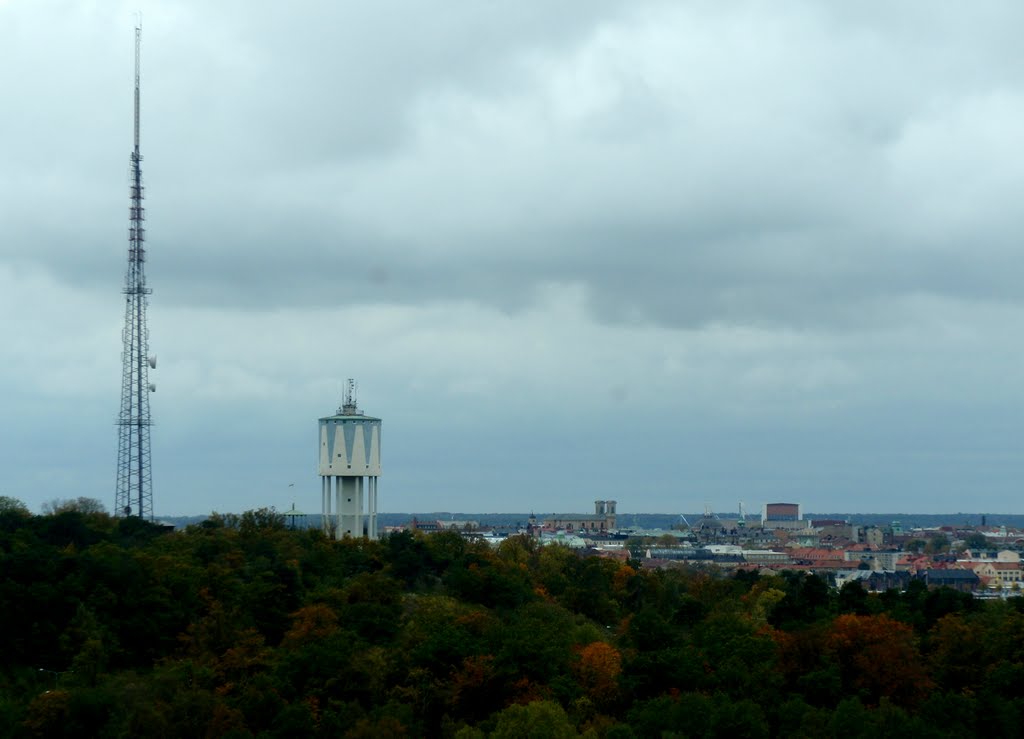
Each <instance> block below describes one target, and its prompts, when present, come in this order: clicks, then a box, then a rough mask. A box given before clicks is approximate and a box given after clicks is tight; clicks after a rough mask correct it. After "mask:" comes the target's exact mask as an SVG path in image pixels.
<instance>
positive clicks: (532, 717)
mask: <svg viewBox="0 0 1024 739" xmlns="http://www.w3.org/2000/svg"><path fill="white" fill-rule="evenodd" d="M490 736H491V739H522V738H523V737H531V739H570V738H571V737H574V736H577V734H576V730H575V729H574V728H573V726H572V724H571V723H570V722H569V716H568V715H567V714H566V713H565V709H563V708H562V707H561V706H560V705H558V704H557V703H554V702H552V701H533V702H532V703H527V704H526V705H525V706H522V705H514V706H509V707H508V708H506V709H505V710H504V711H501V712H500V713H499V714H498V715H497V723H496V724H495V726H494V731H492V732H491V734H490Z"/></svg>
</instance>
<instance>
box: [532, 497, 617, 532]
mask: <svg viewBox="0 0 1024 739" xmlns="http://www.w3.org/2000/svg"><path fill="white" fill-rule="evenodd" d="M616 505H617V502H616V501H614V500H595V501H594V514H593V515H586V514H582V515H581V514H578V513H559V514H553V515H551V516H549V517H547V518H545V519H544V528H546V529H553V530H556V531H557V530H563V531H585V532H601V531H611V530H612V529H614V528H616V525H615V524H616V514H615V506H616Z"/></svg>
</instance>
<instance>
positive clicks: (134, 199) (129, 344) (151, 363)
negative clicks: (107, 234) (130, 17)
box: [114, 26, 156, 519]
mask: <svg viewBox="0 0 1024 739" xmlns="http://www.w3.org/2000/svg"><path fill="white" fill-rule="evenodd" d="M141 39H142V28H141V27H140V26H136V27H135V148H134V149H133V150H132V154H131V184H130V186H129V196H130V199H131V205H130V206H129V209H128V220H129V224H128V270H127V272H126V273H125V278H124V290H123V291H122V292H123V293H124V296H125V308H124V331H123V333H122V340H123V341H124V350H123V352H122V354H121V361H122V363H123V368H122V373H121V413H120V415H119V416H118V419H117V426H118V429H119V431H120V435H119V439H118V445H117V493H116V496H115V501H114V515H116V516H139V517H140V518H145V519H152V518H153V473H152V469H151V467H150V451H149V427H150V426H151V425H152V421H151V420H150V416H149V394H150V393H151V392H153V391H155V390H156V387H155V386H154V385H151V384H150V383H149V370H150V369H155V368H156V357H150V356H149V329H148V328H147V327H146V307H147V304H148V302H149V298H148V296H149V295H150V294H151V293H152V292H153V291H152V290H150V289H149V288H148V287H146V272H145V263H146V249H145V241H146V229H145V227H144V225H143V224H144V222H145V212H144V211H143V208H142V196H143V190H142V154H141V153H140V151H139V50H140V46H141Z"/></svg>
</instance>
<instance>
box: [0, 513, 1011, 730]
mask: <svg viewBox="0 0 1024 739" xmlns="http://www.w3.org/2000/svg"><path fill="white" fill-rule="evenodd" d="M641 564H642V563H640V562H636V561H628V562H623V561H617V560H613V559H607V558H602V557H598V556H588V554H587V553H582V554H581V553H577V552H575V551H572V550H570V549H567V548H565V547H561V546H557V545H551V546H541V545H539V544H538V542H537V541H535V540H533V539H530V538H527V537H524V536H518V537H512V538H509V539H507V540H506V541H504V542H503V543H502V544H501V545H500V546H499V547H498V548H496V549H493V548H491V547H490V546H489V545H488V544H485V543H482V542H474V541H471V540H467V539H466V538H463V536H462V535H460V534H459V533H456V532H442V533H435V534H430V535H423V534H420V533H410V532H399V533H394V534H391V535H388V536H386V537H384V538H383V539H382V540H380V541H375V542H371V541H365V540H361V539H360V540H353V539H346V540H341V541H334V540H331V539H329V538H327V537H325V536H324V535H323V534H322V533H320V532H319V531H312V530H305V531H303V530H291V529H289V528H287V526H286V525H285V521H284V518H283V517H282V516H281V515H279V514H277V513H276V512H274V511H271V510H265V509H264V510H258V511H248V512H246V513H243V514H241V515H217V514H214V515H212V516H211V517H210V518H208V519H207V520H206V521H204V522H203V523H201V524H198V525H194V526H190V527H188V528H186V529H184V530H181V531H175V532H168V531H166V530H164V529H163V528H161V527H159V526H157V525H154V524H150V523H148V522H145V521H142V520H140V519H137V518H113V517H110V516H108V515H106V514H105V513H103V512H102V511H98V510H94V509H92V508H90V507H89V506H78V505H72V506H54V507H52V508H51V510H50V512H49V513H47V514H46V515H40V516H33V515H31V514H30V513H29V512H28V511H27V510H26V509H25V508H24V506H19V505H17V501H12V500H11V499H4V500H0V573H2V574H0V640H2V643H0V654H2V665H0V727H3V729H0V731H3V732H5V733H8V734H10V735H13V736H110V737H119V736H133V737H135V736H172V735H178V736H184V735H188V736H235V737H249V736H261V737H277V736H280V737H285V736H287V737H319V736H325V737H326V736H347V737H371V736H372V737H388V736H395V737H397V736H410V737H412V736H446V737H448V736H451V737H454V736H458V737H463V738H465V737H485V736H492V737H512V736H516V737H520V736H540V737H543V736H550V737H563V736H564V737H572V736H589V737H596V738H600V737H618V738H620V739H622V738H627V737H648V736H687V737H725V736H729V737H736V736H751V737H772V736H786V737H799V736H807V737H812V736H813V737H817V736H837V737H838V736H843V737H851V736H852V737H857V736H869V735H871V736H875V735H879V734H882V735H893V734H897V733H903V734H906V735H908V736H923V737H929V736H934V737H946V736H964V735H977V734H983V733H989V734H992V735H998V736H1008V735H1014V734H1017V733H1018V732H1019V729H1018V727H1019V726H1020V725H1021V720H1022V719H1024V609H1022V605H1024V599H1020V598H1016V599H1010V600H1008V601H997V602H980V601H977V600H974V599H972V598H971V597H970V596H969V595H965V594H961V593H957V592H954V591H951V590H945V589H943V590H931V591H930V590H928V589H926V588H925V587H924V585H923V584H921V583H919V582H913V583H911V586H910V587H909V588H908V589H907V591H906V592H903V593H899V592H895V591H890V592H887V593H884V594H880V595H875V594H869V593H866V592H864V591H863V590H862V589H861V588H860V586H859V585H857V584H856V583H854V584H850V585H847V586H845V587H844V588H843V589H842V590H841V591H838V592H837V591H835V590H834V589H832V588H830V587H828V585H827V584H826V583H825V582H824V581H823V580H821V579H820V578H818V577H816V576H813V575H806V574H803V573H799V572H782V573H781V574H778V575H775V576H759V575H758V574H756V573H739V574H737V575H734V576H727V575H725V574H723V573H721V572H719V571H717V570H715V569H713V568H705V569H700V568H679V569H669V570H647V569H645V568H643V567H642V566H641Z"/></svg>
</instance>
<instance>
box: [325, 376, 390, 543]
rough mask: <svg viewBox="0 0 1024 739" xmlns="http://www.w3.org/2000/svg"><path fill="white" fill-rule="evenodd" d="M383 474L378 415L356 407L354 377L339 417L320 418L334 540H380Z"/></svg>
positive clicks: (327, 512)
mask: <svg viewBox="0 0 1024 739" xmlns="http://www.w3.org/2000/svg"><path fill="white" fill-rule="evenodd" d="M379 477H380V419H379V418H374V417H372V416H367V415H365V414H364V413H363V412H362V411H361V410H359V409H358V408H357V407H356V383H355V380H351V379H350V380H349V381H348V384H347V386H346V390H345V399H344V401H343V403H342V406H341V408H339V409H338V412H337V413H336V414H335V415H333V416H325V417H324V418H321V419H320V479H321V497H322V505H323V518H322V520H323V526H324V531H325V533H327V534H328V535H331V536H334V538H335V539H341V538H343V537H345V536H365V537H367V538H369V539H376V538H377V480H378V478H379ZM332 480H333V482H332ZM364 481H365V482H364Z"/></svg>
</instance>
